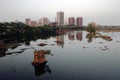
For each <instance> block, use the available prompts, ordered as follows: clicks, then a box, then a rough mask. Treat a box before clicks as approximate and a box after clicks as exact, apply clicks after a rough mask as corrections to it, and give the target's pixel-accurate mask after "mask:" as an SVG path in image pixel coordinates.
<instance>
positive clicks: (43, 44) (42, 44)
mask: <svg viewBox="0 0 120 80" xmlns="http://www.w3.org/2000/svg"><path fill="white" fill-rule="evenodd" d="M46 45H48V44H45V43H40V44H38V46H46Z"/></svg>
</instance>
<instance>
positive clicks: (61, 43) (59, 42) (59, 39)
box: [55, 35, 64, 48]
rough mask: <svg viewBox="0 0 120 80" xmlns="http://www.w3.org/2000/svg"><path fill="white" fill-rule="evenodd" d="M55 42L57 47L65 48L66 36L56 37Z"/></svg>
mask: <svg viewBox="0 0 120 80" xmlns="http://www.w3.org/2000/svg"><path fill="white" fill-rule="evenodd" d="M55 42H56V44H57V46H61V47H62V48H63V47H64V35H59V36H56V41H55Z"/></svg>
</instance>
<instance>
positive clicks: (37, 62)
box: [32, 50, 52, 76]
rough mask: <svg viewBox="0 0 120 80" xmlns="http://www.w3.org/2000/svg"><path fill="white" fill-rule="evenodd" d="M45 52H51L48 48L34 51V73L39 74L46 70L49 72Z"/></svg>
mask: <svg viewBox="0 0 120 80" xmlns="http://www.w3.org/2000/svg"><path fill="white" fill-rule="evenodd" d="M46 54H51V53H50V51H49V50H46V51H44V50H38V51H34V61H33V62H32V65H33V66H34V70H35V75H36V76H40V75H42V74H45V73H46V72H48V73H51V72H52V71H51V70H50V68H49V66H48V65H47V62H48V61H47V60H46V58H45V55H46Z"/></svg>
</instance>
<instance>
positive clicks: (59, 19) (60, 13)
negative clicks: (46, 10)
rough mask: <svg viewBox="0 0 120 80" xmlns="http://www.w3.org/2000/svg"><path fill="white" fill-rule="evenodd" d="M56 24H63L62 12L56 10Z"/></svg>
mask: <svg viewBox="0 0 120 80" xmlns="http://www.w3.org/2000/svg"><path fill="white" fill-rule="evenodd" d="M57 25H58V26H64V12H57Z"/></svg>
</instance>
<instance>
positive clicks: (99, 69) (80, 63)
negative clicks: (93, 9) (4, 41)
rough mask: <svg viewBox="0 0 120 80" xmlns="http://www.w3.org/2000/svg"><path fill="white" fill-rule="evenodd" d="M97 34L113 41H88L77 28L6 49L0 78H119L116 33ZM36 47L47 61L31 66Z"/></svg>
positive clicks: (119, 51) (119, 53) (119, 48)
mask: <svg viewBox="0 0 120 80" xmlns="http://www.w3.org/2000/svg"><path fill="white" fill-rule="evenodd" d="M99 33H101V34H103V35H109V36H111V37H112V39H113V40H112V41H106V40H104V39H102V38H93V39H92V40H91V41H89V42H88V39H87V38H86V35H87V32H86V31H79V30H77V31H68V32H65V34H64V35H62V34H61V35H58V36H55V37H50V38H49V39H46V40H43V39H37V40H35V41H30V44H29V45H26V44H24V43H22V44H21V45H19V46H17V47H16V48H14V49H11V48H9V49H8V50H7V51H6V52H5V54H4V55H1V56H0V80H120V32H102V31H101V32H99ZM40 43H45V44H46V45H45V46H40V45H38V44H40ZM40 50H49V51H50V54H46V55H45V59H46V60H47V63H45V64H43V65H42V66H40V65H38V66H35V65H33V64H32V63H33V62H35V61H34V60H35V59H34V58H35V57H34V56H35V54H34V52H35V51H40Z"/></svg>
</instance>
